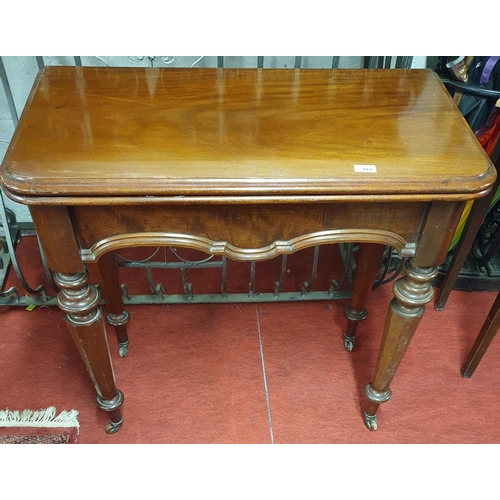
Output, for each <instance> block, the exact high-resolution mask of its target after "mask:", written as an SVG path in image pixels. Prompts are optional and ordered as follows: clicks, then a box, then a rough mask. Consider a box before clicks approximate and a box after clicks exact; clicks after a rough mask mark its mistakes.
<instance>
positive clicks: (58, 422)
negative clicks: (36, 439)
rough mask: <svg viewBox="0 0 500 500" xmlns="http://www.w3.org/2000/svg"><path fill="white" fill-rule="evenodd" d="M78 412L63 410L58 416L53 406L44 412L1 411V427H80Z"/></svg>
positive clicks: (43, 410)
mask: <svg viewBox="0 0 500 500" xmlns="http://www.w3.org/2000/svg"><path fill="white" fill-rule="evenodd" d="M77 417H78V411H76V410H70V411H67V410H63V411H62V412H61V413H60V414H59V415H57V416H56V409H55V408H54V407H53V406H50V407H49V408H44V409H42V410H23V411H17V410H14V411H13V410H9V409H8V408H6V409H5V410H0V427H78V428H79V427H80V424H79V423H78V420H77Z"/></svg>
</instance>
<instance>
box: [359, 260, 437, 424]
mask: <svg viewBox="0 0 500 500" xmlns="http://www.w3.org/2000/svg"><path fill="white" fill-rule="evenodd" d="M436 275H437V267H429V268H418V267H413V266H412V265H411V264H410V263H408V262H407V263H406V269H405V276H404V277H403V278H400V279H399V280H398V281H396V283H395V284H394V287H393V290H394V299H393V300H392V301H391V304H390V306H389V313H388V315H387V320H386V323H385V329H384V335H383V338H382V344H381V346H380V351H379V355H378V360H377V365H376V367H375V375H374V377H373V380H372V382H371V383H370V384H368V385H367V386H366V391H365V393H366V397H367V399H368V401H367V403H366V408H365V412H364V421H365V425H366V426H367V427H368V429H370V430H372V431H373V430H376V429H377V419H376V413H377V410H378V407H379V405H380V404H381V403H384V402H385V401H387V400H388V399H389V398H390V397H391V390H390V388H389V386H390V384H391V382H392V379H393V378H394V375H395V374H396V370H397V368H398V366H399V363H400V362H401V360H402V359H403V356H404V354H405V352H406V349H407V347H408V345H409V343H410V340H411V338H412V336H413V334H414V333H415V330H416V329H417V326H418V324H419V322H420V319H421V318H422V315H423V314H424V311H425V304H427V303H428V302H429V301H430V300H431V299H432V296H433V289H432V287H431V281H432V280H433V279H434V278H435V277H436Z"/></svg>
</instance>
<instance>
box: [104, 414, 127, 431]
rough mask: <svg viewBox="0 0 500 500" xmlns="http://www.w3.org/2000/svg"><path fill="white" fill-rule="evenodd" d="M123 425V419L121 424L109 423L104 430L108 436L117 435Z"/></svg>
mask: <svg viewBox="0 0 500 500" xmlns="http://www.w3.org/2000/svg"><path fill="white" fill-rule="evenodd" d="M122 423H123V418H121V419H120V421H119V422H111V420H110V421H109V423H108V424H107V425H106V427H105V428H104V430H105V431H106V434H115V433H116V432H118V431H119V430H120V427H121V426H122Z"/></svg>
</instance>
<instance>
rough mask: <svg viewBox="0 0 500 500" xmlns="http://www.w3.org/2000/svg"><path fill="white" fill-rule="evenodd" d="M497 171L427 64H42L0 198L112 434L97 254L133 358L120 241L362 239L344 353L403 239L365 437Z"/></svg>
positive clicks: (113, 314)
mask: <svg viewBox="0 0 500 500" xmlns="http://www.w3.org/2000/svg"><path fill="white" fill-rule="evenodd" d="M495 176H496V172H495V169H494V168H493V166H492V164H491V162H490V161H489V159H488V158H487V156H486V155H485V154H484V152H483V150H482V148H481V147H480V145H479V144H478V143H477V141H476V139H475V137H474V136H473V134H472V133H471V131H470V130H469V129H468V127H467V125H466V123H465V122H464V120H463V118H462V117H461V115H460V113H459V112H458V110H457V108H456V106H455V105H454V103H453V102H452V100H451V98H450V97H449V95H448V93H447V92H446V90H445V89H444V87H443V85H442V84H441V83H440V81H439V79H438V78H437V77H436V75H435V74H434V73H433V72H431V71H430V70H299V69H291V70H288V69H286V70H285V69H280V70H271V69H173V68H167V69H159V68H148V69H145V68H140V69H139V68H81V67H80V68H75V67H47V68H45V69H44V70H43V71H41V72H40V74H39V76H38V78H37V80H36V82H35V85H34V87H33V90H32V92H31V94H30V96H29V99H28V102H27V104H26V107H25V109H24V112H23V114H22V116H21V119H20V121H19V124H18V126H17V129H16V132H15V135H14V137H13V139H12V141H11V144H10V147H9V149H8V151H7V154H6V156H5V159H4V161H3V164H2V184H3V187H4V189H5V192H6V194H7V195H8V196H9V197H10V198H12V199H13V200H15V201H18V202H20V203H25V204H27V205H29V207H30V210H31V214H32V217H33V221H34V223H35V226H36V230H37V233H38V236H39V238H40V242H41V245H42V247H43V250H44V253H45V256H46V259H47V263H48V266H49V267H50V269H51V270H52V271H53V272H54V279H55V281H56V283H57V284H58V286H59V287H60V292H59V295H58V304H59V306H60V308H61V309H62V310H63V311H64V312H65V313H66V319H67V323H68V327H69V331H70V333H71V335H72V336H73V338H74V341H75V344H76V346H77V348H78V349H79V351H80V354H81V356H82V359H83V361H84V363H85V365H86V367H87V370H88V371H89V374H90V376H91V379H92V381H93V382H94V385H95V388H96V391H97V404H98V406H99V407H100V408H102V409H104V410H106V411H108V412H109V417H110V423H109V424H108V426H107V431H108V432H116V431H117V430H118V429H119V427H120V425H121V422H122V416H121V412H120V406H121V404H122V402H123V395H122V393H121V392H120V391H119V390H118V389H117V388H116V383H115V379H114V374H113V369H112V366H111V360H110V355H109V348H108V344H107V340H106V334H105V328H104V321H103V318H102V315H101V309H100V307H99V294H98V292H97V290H96V288H95V287H94V286H93V285H92V284H90V283H89V282H88V281H87V272H86V267H85V266H86V265H87V264H96V263H97V265H98V269H99V272H100V283H101V287H100V289H101V290H102V292H103V295H104V300H105V303H106V305H107V308H108V320H109V322H110V323H111V324H112V325H114V326H115V328H116V330H117V333H118V342H119V344H120V348H121V349H122V354H125V350H126V345H127V342H128V337H127V333H126V330H125V324H126V322H127V320H128V314H127V313H126V312H125V311H123V307H122V304H121V293H120V289H119V280H118V275H117V268H116V262H115V261H114V257H113V252H114V251H115V250H117V249H119V248H123V247H131V246H138V245H148V246H149V245H173V246H186V247H191V248H195V249H198V250H202V251H205V252H208V253H215V254H222V255H225V256H227V257H228V258H233V259H239V260H263V259H267V258H271V257H273V256H276V255H279V254H283V253H292V252H294V251H297V250H299V249H301V248H305V247H307V246H312V245H317V244H323V243H337V242H356V243H359V244H360V253H359V257H360V258H361V259H362V260H360V259H358V266H357V270H356V273H355V280H354V287H353V297H352V301H351V305H350V307H348V308H347V309H346V316H347V319H348V324H347V328H346V332H345V335H346V337H347V339H346V343H347V345H346V346H347V347H349V348H350V347H352V344H353V342H354V334H355V331H356V326H357V323H358V322H359V321H360V320H362V319H363V318H364V317H365V315H366V311H365V310H364V300H365V298H366V295H367V293H368V291H369V290H370V288H371V286H372V283H373V278H374V276H375V273H376V271H377V268H378V264H379V258H380V255H381V253H380V252H381V250H380V249H378V248H377V245H378V246H385V245H388V246H391V247H393V248H395V249H396V250H397V251H398V252H399V254H400V255H401V256H402V257H407V258H409V260H408V261H407V265H406V268H405V271H404V276H403V277H402V278H401V279H399V280H398V281H397V282H396V283H395V284H394V294H395V298H394V299H393V301H392V302H391V304H390V306H389V313H388V316H387V321H386V325H385V329H384V334H383V338H382V343H381V347H380V352H379V357H378V361H377V364H376V369H375V374H374V377H373V379H372V381H371V383H369V384H368V385H367V388H366V396H367V404H366V408H365V412H364V420H365V424H366V425H367V427H368V428H369V429H372V430H373V429H376V427H377V423H376V412H377V409H378V407H379V405H380V404H381V403H383V402H384V401H387V400H388V399H389V397H390V395H391V391H390V388H389V386H390V384H391V381H392V379H393V377H394V375H395V372H396V369H397V367H398V365H399V362H400V361H401V359H402V357H403V355H404V352H405V350H406V348H407V346H408V343H409V341H410V339H411V337H412V335H413V333H414V332H415V329H416V327H417V325H418V323H419V321H420V318H421V317H422V314H423V312H424V309H425V304H426V303H427V302H429V301H430V300H431V298H432V295H433V290H432V287H431V281H432V279H433V278H434V277H435V275H436V266H437V265H439V264H440V263H441V262H442V261H443V259H444V258H445V256H446V253H447V250H448V247H449V244H450V241H451V238H452V236H453V233H454V230H455V227H456V224H457V222H458V220H459V217H460V214H461V212H462V210H463V206H464V203H465V201H466V200H469V199H475V198H480V197H482V196H484V195H486V194H487V193H488V192H489V191H490V189H491V186H492V184H493V182H494V180H495ZM106 255H107V257H106ZM410 258H411V259H413V260H412V261H411V262H410ZM152 404H154V403H152Z"/></svg>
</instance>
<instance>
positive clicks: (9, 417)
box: [0, 406, 80, 444]
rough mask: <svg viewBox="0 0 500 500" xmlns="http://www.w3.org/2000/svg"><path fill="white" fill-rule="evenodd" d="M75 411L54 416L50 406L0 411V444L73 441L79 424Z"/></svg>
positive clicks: (74, 441)
mask: <svg viewBox="0 0 500 500" xmlns="http://www.w3.org/2000/svg"><path fill="white" fill-rule="evenodd" d="M77 417H78V412H77V411H76V410H70V411H66V410H64V411H62V412H61V413H60V414H59V415H57V416H56V409H55V408H54V407H53V406H51V407H49V408H45V409H43V410H36V411H33V410H23V411H21V412H20V411H12V410H9V409H8V408H7V409H5V410H0V444H72V443H76V438H77V436H78V431H79V428H80V425H79V423H78V420H77Z"/></svg>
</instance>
